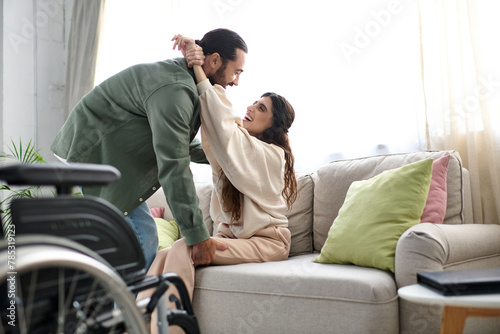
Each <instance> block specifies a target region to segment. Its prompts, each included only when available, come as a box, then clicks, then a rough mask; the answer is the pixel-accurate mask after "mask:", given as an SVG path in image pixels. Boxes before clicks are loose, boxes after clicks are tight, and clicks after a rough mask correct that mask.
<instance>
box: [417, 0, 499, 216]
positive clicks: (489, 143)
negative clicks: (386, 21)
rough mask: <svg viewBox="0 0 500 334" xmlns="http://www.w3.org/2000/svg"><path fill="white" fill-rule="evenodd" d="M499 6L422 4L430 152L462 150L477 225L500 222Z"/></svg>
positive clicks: (461, 2)
mask: <svg viewBox="0 0 500 334" xmlns="http://www.w3.org/2000/svg"><path fill="white" fill-rule="evenodd" d="M499 9H500V8H499V6H498V5H497V4H496V2H493V1H485V0H478V1H474V0H470V1H465V0H456V1H444V0H437V1H427V0H421V1H420V2H419V12H420V33H421V61H422V82H423V91H424V97H425V115H426V123H427V126H426V136H427V148H428V149H454V150H457V151H458V152H459V153H460V155H461V157H462V159H463V162H464V166H465V167H466V168H467V169H468V170H469V171H470V175H471V183H472V200H473V211H474V222H475V223H495V222H496V223H498V221H499V220H500V102H499V101H500V72H499V71H498V70H499V66H498V59H500V53H499V50H498V32H499V31H500V25H499V24H498V20H497V17H496V14H498V12H499Z"/></svg>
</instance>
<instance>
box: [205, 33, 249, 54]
mask: <svg viewBox="0 0 500 334" xmlns="http://www.w3.org/2000/svg"><path fill="white" fill-rule="evenodd" d="M196 44H198V45H199V46H201V47H202V48H203V53H204V54H205V56H208V55H211V54H212V53H218V54H219V55H220V56H221V58H222V59H223V61H227V60H231V61H234V60H236V49H241V50H243V51H244V52H245V53H248V47H247V44H246V43H245V41H244V40H243V38H241V37H240V35H238V34H237V33H235V32H234V31H232V30H229V29H215V30H212V31H209V32H207V33H206V34H205V36H203V38H202V39H201V40H196Z"/></svg>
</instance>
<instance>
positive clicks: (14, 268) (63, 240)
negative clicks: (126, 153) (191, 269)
mask: <svg viewBox="0 0 500 334" xmlns="http://www.w3.org/2000/svg"><path fill="white" fill-rule="evenodd" d="M119 177H120V173H119V172H118V170H116V169H115V168H114V167H111V166H106V165H93V164H78V165H72V166H66V165H60V164H49V165H22V164H17V165H11V166H6V167H2V168H0V180H4V181H6V182H7V183H8V184H9V185H49V186H54V187H55V188H56V189H57V196H56V197H54V198H48V197H42V198H32V199H18V200H15V201H13V202H12V203H11V211H12V222H13V224H14V225H13V227H14V228H15V230H12V231H11V232H14V237H12V235H11V236H10V238H11V239H14V240H15V244H14V245H12V242H11V241H12V240H9V235H7V236H5V237H7V238H3V240H1V241H0V254H2V255H1V257H0V258H1V259H5V261H3V262H1V263H0V316H1V320H2V326H1V328H0V334H2V333H35V332H36V330H38V331H39V332H40V333H47V332H54V333H55V332H58V333H60V332H65V333H67V332H72V333H90V332H91V333H123V332H129V333H147V332H148V330H147V325H148V324H149V322H150V319H151V314H152V312H153V311H155V310H156V311H157V312H158V319H159V321H158V324H157V325H158V329H159V333H168V326H171V325H178V326H180V327H181V328H182V329H183V330H184V331H185V332H186V333H199V328H198V324H197V321H196V317H195V315H194V313H193V309H192V306H191V302H190V299H189V294H188V292H187V290H186V288H185V286H184V283H183V282H182V280H181V279H180V278H179V277H178V276H177V275H176V274H173V273H165V274H162V275H159V276H151V277H147V276H146V271H145V269H144V267H145V260H144V255H143V253H142V249H141V247H140V244H139V241H138V240H137V237H136V236H135V234H134V232H133V230H132V228H131V227H130V226H129V225H128V223H127V222H126V221H125V219H124V218H123V216H122V214H121V213H120V212H119V211H118V209H116V208H115V207H114V206H113V205H111V204H110V203H109V202H107V201H104V200H102V199H99V198H94V197H76V196H72V195H71V194H70V193H71V189H72V188H73V187H74V186H77V185H79V186H85V185H87V186H89V185H106V184H108V183H110V182H114V181H116V180H118V179H119ZM12 250H14V256H13V259H14V260H15V263H14V264H13V263H11V262H10V261H9V256H10V257H12V255H11V253H12ZM9 265H11V266H9ZM13 280H14V281H15V285H13V283H12V282H13ZM172 284H173V285H174V286H175V287H176V289H177V291H178V293H179V296H180V300H178V299H177V298H176V297H175V295H170V298H169V299H170V300H171V301H175V302H176V306H177V309H167V308H166V296H165V292H166V291H167V289H168V288H169V286H170V285H172ZM148 289H154V293H153V295H152V296H151V297H150V298H147V299H145V300H140V301H137V302H136V301H135V298H134V296H135V295H136V294H137V293H139V292H140V291H144V290H148ZM2 297H3V298H2ZM29 303H30V304H29ZM28 304H29V305H28ZM11 305H14V306H15V307H17V309H16V310H17V312H18V313H15V312H14V313H15V314H14V315H15V316H17V320H18V321H19V322H18V324H19V326H12V320H11V319H14V320H16V318H15V316H14V317H13V316H12V312H11V311H12V310H10V311H9V306H11ZM54 313H57V314H54ZM21 318H24V319H21ZM9 320H10V321H11V322H9ZM150 325H154V324H150ZM23 326H24V327H23ZM40 328H41V329H40ZM39 329H40V330H39Z"/></svg>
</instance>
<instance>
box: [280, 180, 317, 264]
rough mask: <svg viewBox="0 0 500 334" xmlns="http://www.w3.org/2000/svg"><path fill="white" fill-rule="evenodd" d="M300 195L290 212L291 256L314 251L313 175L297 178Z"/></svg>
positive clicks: (288, 215)
mask: <svg viewBox="0 0 500 334" xmlns="http://www.w3.org/2000/svg"><path fill="white" fill-rule="evenodd" d="M297 188H298V195H297V200H296V201H295V203H293V205H292V207H291V208H290V210H288V211H287V212H286V216H287V217H288V229H289V230H290V233H291V234H292V245H291V246H290V256H294V255H299V254H306V253H311V252H312V250H313V241H312V225H313V196H314V183H313V179H312V176H311V174H307V175H300V176H298V177H297Z"/></svg>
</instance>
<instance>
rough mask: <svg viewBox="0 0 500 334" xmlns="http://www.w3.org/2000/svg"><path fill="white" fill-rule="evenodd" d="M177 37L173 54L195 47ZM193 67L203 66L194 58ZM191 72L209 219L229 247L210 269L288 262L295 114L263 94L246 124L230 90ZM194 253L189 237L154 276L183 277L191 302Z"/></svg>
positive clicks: (160, 260)
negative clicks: (209, 180) (209, 188)
mask: <svg viewBox="0 0 500 334" xmlns="http://www.w3.org/2000/svg"><path fill="white" fill-rule="evenodd" d="M174 39H175V40H176V43H175V44H174V48H175V46H176V45H179V46H180V49H182V51H183V53H184V54H185V52H186V50H188V49H193V48H195V45H194V41H193V40H192V39H188V38H185V37H182V36H180V35H177V36H175V37H174ZM189 61H190V62H193V61H192V59H190V60H189ZM194 63H195V64H200V62H199V61H196V59H195V61H194ZM193 69H194V71H195V75H196V81H197V82H198V92H199V95H200V104H201V108H200V109H201V111H200V114H201V121H202V126H201V127H202V145H203V150H204V151H205V154H206V156H207V159H208V161H209V162H210V165H211V167H212V176H213V184H214V190H213V193H212V200H211V203H210V215H211V217H212V219H213V220H214V222H216V223H219V226H218V232H217V234H216V236H215V237H213V238H214V239H216V240H217V241H219V242H220V243H222V244H225V245H227V246H228V247H227V248H226V249H218V250H216V254H215V260H214V261H213V262H212V265H227V264H240V263H248V262H267V261H281V260H286V259H287V258H288V254H289V250H290V238H291V235H290V231H289V230H288V227H287V226H288V220H287V218H286V216H285V211H286V210H287V207H290V206H291V205H292V203H293V202H294V200H295V198H296V195H297V183H296V178H295V173H294V169H293V164H294V157H293V154H292V152H291V149H290V145H289V141H288V134H287V133H288V129H289V128H290V126H291V125H292V122H293V120H294V118H295V112H294V110H293V108H292V106H291V105H290V104H289V103H288V101H287V100H286V99H285V98H283V97H281V96H279V95H277V94H274V93H265V94H263V95H262V97H261V98H260V100H258V101H256V102H255V103H254V104H253V105H251V106H249V107H248V108H247V112H246V115H245V117H244V118H243V119H240V118H238V117H237V116H236V115H235V114H234V113H233V110H232V105H231V102H230V101H229V100H228V99H227V97H226V94H225V90H224V88H222V87H221V86H219V85H214V86H212V85H211V84H210V82H209V80H208V79H207V77H206V76H205V73H204V72H203V69H202V67H201V66H200V65H194V67H193ZM191 252H192V248H191V247H189V246H187V245H186V243H185V241H184V239H180V240H177V241H176V242H175V243H174V244H173V245H172V247H170V248H167V249H164V250H161V251H159V252H158V253H157V255H156V258H155V260H154V262H153V264H152V265H151V268H150V269H149V272H148V275H158V274H161V273H163V272H175V273H177V274H178V275H179V276H180V277H181V278H182V279H183V281H184V283H185V285H186V288H187V290H188V292H189V294H190V297H191V299H192V294H193V287H194V264H193V261H192V259H191ZM139 297H143V296H141V295H140V296H139ZM152 323H155V322H153V321H152ZM153 327H154V326H153Z"/></svg>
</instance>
